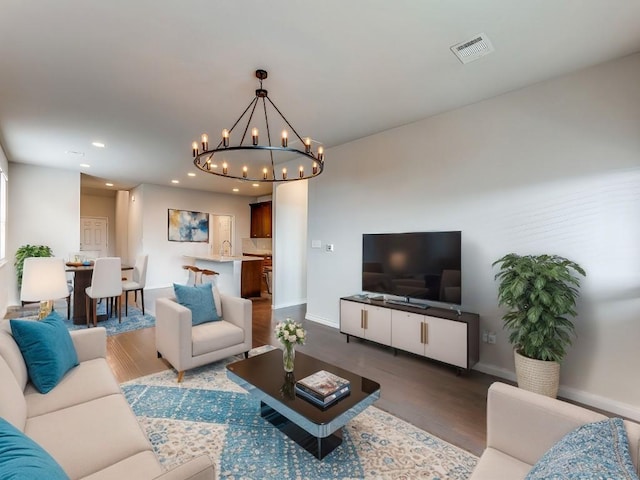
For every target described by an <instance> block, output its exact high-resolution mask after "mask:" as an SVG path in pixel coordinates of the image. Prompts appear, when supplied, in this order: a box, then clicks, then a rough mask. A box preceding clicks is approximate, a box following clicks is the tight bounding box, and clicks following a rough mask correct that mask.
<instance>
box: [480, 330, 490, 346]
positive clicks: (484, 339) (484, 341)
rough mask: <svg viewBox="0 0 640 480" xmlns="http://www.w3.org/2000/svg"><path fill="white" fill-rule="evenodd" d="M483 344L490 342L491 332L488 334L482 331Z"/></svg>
mask: <svg viewBox="0 0 640 480" xmlns="http://www.w3.org/2000/svg"><path fill="white" fill-rule="evenodd" d="M482 342H483V343H488V342H489V332H487V331H486V330H483V331H482Z"/></svg>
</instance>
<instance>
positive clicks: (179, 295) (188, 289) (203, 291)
mask: <svg viewBox="0 0 640 480" xmlns="http://www.w3.org/2000/svg"><path fill="white" fill-rule="evenodd" d="M173 291H174V292H175V294H176V300H177V301H178V303H179V304H180V305H183V306H185V307H187V308H188V309H189V310H191V323H192V324H193V325H200V324H201V323H207V322H215V321H217V320H220V316H219V315H218V311H217V310H216V304H215V302H214V301H213V290H212V288H211V284H209V283H205V284H202V285H196V286H193V287H192V286H189V285H181V284H179V283H174V284H173Z"/></svg>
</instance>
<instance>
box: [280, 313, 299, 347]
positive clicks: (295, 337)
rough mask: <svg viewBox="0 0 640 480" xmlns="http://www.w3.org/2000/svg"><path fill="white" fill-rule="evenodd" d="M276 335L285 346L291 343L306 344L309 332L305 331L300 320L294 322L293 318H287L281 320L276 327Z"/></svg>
mask: <svg viewBox="0 0 640 480" xmlns="http://www.w3.org/2000/svg"><path fill="white" fill-rule="evenodd" d="M275 333H276V337H277V338H278V340H280V343H282V345H284V346H285V347H290V346H291V345H295V344H298V345H304V342H305V340H306V339H307V332H305V331H304V328H302V325H301V324H299V323H298V322H294V321H293V320H292V319H290V318H287V319H286V320H285V321H284V322H280V323H278V324H277V325H276V329H275Z"/></svg>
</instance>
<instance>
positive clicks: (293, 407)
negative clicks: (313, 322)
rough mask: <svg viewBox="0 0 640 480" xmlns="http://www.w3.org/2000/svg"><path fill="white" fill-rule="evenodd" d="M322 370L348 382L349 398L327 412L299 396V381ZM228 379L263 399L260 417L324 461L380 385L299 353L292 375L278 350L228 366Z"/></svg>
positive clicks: (370, 402)
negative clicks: (297, 390)
mask: <svg viewBox="0 0 640 480" xmlns="http://www.w3.org/2000/svg"><path fill="white" fill-rule="evenodd" d="M318 370H327V371H329V372H332V373H335V374H336V375H339V376H340V377H343V378H346V379H347V380H349V381H350V382H351V392H350V394H349V395H347V396H346V397H344V398H341V399H340V400H338V401H337V402H335V403H333V404H332V405H330V406H328V407H326V408H322V407H319V406H316V405H315V404H313V403H311V402H310V401H308V400H305V399H304V398H301V397H298V396H297V395H296V394H295V391H294V385H295V381H296V379H302V378H304V377H306V376H307V375H311V374H312V373H315V372H317V371H318ZM227 376H228V377H229V378H230V379H231V380H232V381H234V382H235V383H237V384H238V385H240V386H241V387H242V388H244V389H245V390H247V391H248V392H249V393H250V394H251V395H252V396H253V397H255V398H257V399H258V400H260V414H261V416H262V417H264V418H265V419H266V420H268V421H269V422H270V423H271V424H272V425H274V426H275V427H276V428H278V429H279V430H280V431H282V432H283V433H285V434H286V435H287V436H288V437H289V438H291V439H292V440H294V441H295V442H296V443H297V444H298V445H300V446H301V447H303V448H304V449H305V450H307V451H308V452H309V453H311V454H312V455H314V456H315V457H316V458H318V459H320V460H322V459H323V458H324V457H325V456H326V455H328V454H329V453H331V452H332V451H333V450H334V449H335V448H336V447H337V446H338V445H340V444H341V443H342V427H344V426H345V425H346V424H347V422H348V421H349V420H351V419H352V418H353V417H355V416H356V415H358V414H359V413H360V412H362V411H363V410H364V409H365V408H367V407H368V406H369V405H371V404H373V403H374V402H375V401H376V400H378V398H380V384H379V383H377V382H374V381H373V380H369V379H368V378H365V377H361V376H360V375H356V374H355V373H352V372H349V371H348V370H344V369H342V368H339V367H336V366H334V365H331V364H329V363H325V362H323V361H321V360H318V359H315V358H313V357H310V356H309V355H305V354H304V353H300V352H296V359H295V369H294V371H293V372H292V373H290V374H287V373H285V371H284V369H283V366H282V350H278V349H276V350H271V351H269V352H266V353H263V354H262V355H256V356H255V357H251V358H248V359H245V360H240V361H238V362H234V363H231V364H229V365H227Z"/></svg>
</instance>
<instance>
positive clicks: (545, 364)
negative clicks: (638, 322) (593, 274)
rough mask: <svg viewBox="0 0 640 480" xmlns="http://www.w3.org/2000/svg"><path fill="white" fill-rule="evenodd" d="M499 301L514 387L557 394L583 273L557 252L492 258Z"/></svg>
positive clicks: (544, 393)
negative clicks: (511, 355) (515, 381)
mask: <svg viewBox="0 0 640 480" xmlns="http://www.w3.org/2000/svg"><path fill="white" fill-rule="evenodd" d="M496 265H498V266H499V268H500V271H499V272H498V273H497V274H496V277H495V278H496V280H498V281H499V286H498V304H499V305H500V306H506V307H508V308H509V312H507V313H506V314H505V315H504V316H503V317H502V319H503V321H504V327H505V328H506V329H507V330H508V331H509V341H510V342H511V344H512V345H513V346H514V356H515V364H516V376H517V379H518V386H519V387H520V388H523V389H525V390H531V391H534V392H537V393H541V394H543V395H547V396H549V397H555V396H556V395H557V393H558V385H559V380H560V362H561V361H562V359H563V358H564V357H565V355H566V353H567V348H568V347H569V346H570V345H571V340H572V336H573V335H574V325H573V322H572V321H571V317H575V316H576V310H575V306H576V299H577V297H578V288H579V287H580V280H579V278H578V274H579V275H582V276H585V275H586V273H585V271H584V270H583V269H582V267H580V265H578V264H577V263H575V262H572V261H571V260H567V259H566V258H564V257H560V256H558V255H525V256H520V255H516V254H515V253H509V254H508V255H505V256H504V257H502V258H500V259H499V260H496V261H495V262H494V263H493V266H496Z"/></svg>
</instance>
